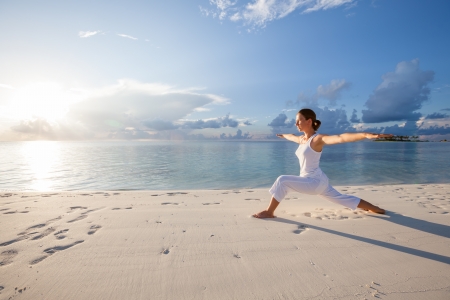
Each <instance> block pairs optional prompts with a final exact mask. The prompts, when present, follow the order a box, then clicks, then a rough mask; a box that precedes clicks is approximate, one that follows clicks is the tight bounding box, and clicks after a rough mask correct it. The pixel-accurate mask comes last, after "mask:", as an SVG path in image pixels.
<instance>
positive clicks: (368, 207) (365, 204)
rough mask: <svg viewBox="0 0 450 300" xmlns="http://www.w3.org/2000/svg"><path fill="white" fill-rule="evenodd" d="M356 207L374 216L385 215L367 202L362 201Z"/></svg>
mask: <svg viewBox="0 0 450 300" xmlns="http://www.w3.org/2000/svg"><path fill="white" fill-rule="evenodd" d="M358 207H359V208H361V209H363V210H365V211H370V212H373V213H376V214H385V213H386V211H385V210H384V209H382V208H380V207H378V206H375V205H373V204H370V203H369V202H367V201H365V200H362V199H361V201H360V202H359V204H358Z"/></svg>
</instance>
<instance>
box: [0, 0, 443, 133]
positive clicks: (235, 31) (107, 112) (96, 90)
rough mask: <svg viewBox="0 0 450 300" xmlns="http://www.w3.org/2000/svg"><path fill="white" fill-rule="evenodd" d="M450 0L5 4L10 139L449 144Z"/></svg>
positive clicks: (0, 6) (1, 58) (0, 24)
mask: <svg viewBox="0 0 450 300" xmlns="http://www.w3.org/2000/svg"><path fill="white" fill-rule="evenodd" d="M449 11H450V2H449V1H447V0H433V1H420V0H397V1H390V0H190V1H185V0H170V1H156V0H155V1H153V0H147V1H135V0H128V1H113V0H108V1H92V0H91V1H84V0H77V1H45V0H42V1H25V0H24V1H22V0H0V45H1V47H0V141H20V140H160V139H163V140H166V139H167V140H199V139H224V140H227V139H234V140H236V139H239V140H266V139H274V138H275V134H276V133H296V132H297V130H296V128H295V125H294V121H293V119H295V115H296V113H297V112H298V110H299V109H301V108H311V109H313V110H314V111H315V112H316V114H317V118H318V119H319V120H321V122H322V125H321V128H320V129H319V133H323V134H339V133H343V132H359V131H366V132H384V133H392V134H395V135H417V136H420V138H421V139H422V140H430V141H437V140H442V139H450V55H449V53H450V39H449V37H448V36H449V32H450V18H448V12H449Z"/></svg>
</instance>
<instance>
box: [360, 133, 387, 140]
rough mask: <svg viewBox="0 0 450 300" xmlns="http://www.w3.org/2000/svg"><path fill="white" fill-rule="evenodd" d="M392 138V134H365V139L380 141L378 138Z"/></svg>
mask: <svg viewBox="0 0 450 300" xmlns="http://www.w3.org/2000/svg"><path fill="white" fill-rule="evenodd" d="M391 136H393V134H384V133H380V134H378V133H366V139H369V140H371V139H380V138H387V137H391Z"/></svg>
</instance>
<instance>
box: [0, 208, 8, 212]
mask: <svg viewBox="0 0 450 300" xmlns="http://www.w3.org/2000/svg"><path fill="white" fill-rule="evenodd" d="M8 209H11V208H2V209H0V211H5V210H8Z"/></svg>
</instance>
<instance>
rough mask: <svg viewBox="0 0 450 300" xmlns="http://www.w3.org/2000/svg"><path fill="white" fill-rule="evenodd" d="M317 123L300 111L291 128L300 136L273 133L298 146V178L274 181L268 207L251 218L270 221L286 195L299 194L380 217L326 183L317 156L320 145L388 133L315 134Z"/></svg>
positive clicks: (371, 207)
mask: <svg viewBox="0 0 450 300" xmlns="http://www.w3.org/2000/svg"><path fill="white" fill-rule="evenodd" d="M320 124H321V122H320V121H319V120H316V114H315V113H314V111H312V110H311V109H308V108H304V109H302V110H300V111H299V112H298V113H297V117H296V122H295V125H296V126H297V128H298V130H299V131H300V132H303V133H304V135H303V136H296V135H294V134H277V136H278V137H280V138H285V139H287V140H289V141H292V142H295V143H297V144H300V146H299V147H298V149H297V151H295V154H296V155H297V157H298V159H299V161H300V176H293V175H282V176H280V177H278V178H277V180H276V181H275V183H274V184H273V185H272V188H271V189H270V190H269V192H270V193H271V194H272V199H271V200H270V204H269V207H268V208H267V209H266V210H263V211H261V212H259V213H257V214H254V215H253V217H255V218H274V217H275V216H274V215H273V213H274V211H275V209H276V208H277V206H278V204H280V201H281V200H283V199H284V197H286V195H287V194H288V193H289V192H298V193H302V194H310V195H320V196H322V197H324V198H325V199H327V200H329V201H331V202H334V203H338V204H341V205H344V206H346V207H348V208H351V209H353V210H355V209H356V208H361V209H364V210H367V211H371V212H374V213H378V214H384V212H385V211H384V209H382V208H379V207H378V206H375V205H372V204H370V203H369V202H367V201H364V200H362V199H360V198H357V197H355V196H351V195H342V194H341V193H339V192H338V191H336V190H335V189H334V188H333V187H332V186H331V185H330V184H329V183H328V177H327V176H326V175H325V174H324V173H323V172H322V170H321V169H320V168H319V161H320V155H321V154H322V149H323V146H325V145H334V144H342V143H349V142H356V141H360V140H363V139H375V138H382V137H390V136H392V134H374V133H366V132H361V133H343V134H340V135H326V134H317V133H316V131H317V129H319V127H320Z"/></svg>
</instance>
